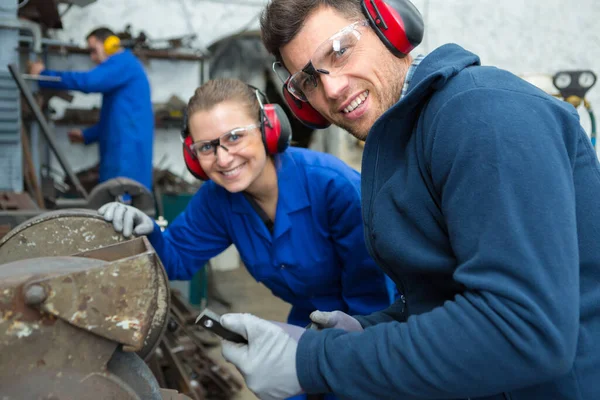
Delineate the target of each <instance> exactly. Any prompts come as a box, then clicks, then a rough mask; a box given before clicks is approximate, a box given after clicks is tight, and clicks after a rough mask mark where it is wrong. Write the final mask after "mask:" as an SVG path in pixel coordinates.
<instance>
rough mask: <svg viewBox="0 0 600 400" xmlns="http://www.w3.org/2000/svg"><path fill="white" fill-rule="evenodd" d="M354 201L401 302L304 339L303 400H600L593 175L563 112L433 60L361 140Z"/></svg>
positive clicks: (469, 61)
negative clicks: (352, 329)
mask: <svg viewBox="0 0 600 400" xmlns="http://www.w3.org/2000/svg"><path fill="white" fill-rule="evenodd" d="M362 193H363V198H362V204H363V219H364V223H365V237H366V240H367V246H368V248H369V252H370V254H371V255H372V256H373V258H374V259H375V260H376V261H377V263H378V265H379V266H380V267H381V268H382V269H383V270H384V271H385V272H386V273H387V274H388V275H389V276H390V277H391V278H392V279H394V281H395V282H396V284H397V285H398V288H399V291H400V292H401V293H404V295H405V297H404V298H405V301H404V302H403V301H400V302H398V303H397V304H395V305H393V306H392V307H390V309H388V310H386V311H383V312H380V313H376V314H372V315H370V316H368V317H363V318H359V320H360V322H361V324H362V325H363V326H364V327H365V331H364V332H362V333H345V332H343V331H341V330H328V331H324V332H314V331H308V332H306V333H305V334H304V335H303V336H302V338H301V340H300V342H299V345H298V352H297V358H296V366H297V370H298V377H299V380H300V384H301V386H302V387H303V388H304V390H305V391H307V392H308V393H314V392H328V391H333V392H334V393H336V394H337V395H338V396H339V397H340V398H342V399H350V398H352V399H361V400H368V399H395V400H405V399H466V398H470V399H472V400H473V399H495V400H501V399H511V400H532V399H540V400H541V399H544V400H547V399H553V400H563V399H569V400H571V399H573V400H575V399H577V400H579V399H586V400H592V399H600V383H599V382H600V249H599V248H598V246H597V240H598V237H599V235H600V207H597V206H596V204H597V201H598V199H599V198H600V166H599V164H598V160H597V157H596V154H595V152H594V151H593V149H592V146H591V143H590V140H589V138H588V137H587V135H586V133H585V131H584V130H583V129H582V127H581V125H580V123H579V118H578V114H577V112H576V110H575V109H574V108H573V107H572V106H570V105H569V104H567V103H565V102H562V101H559V100H557V99H554V98H552V97H551V96H549V95H546V94H545V93H543V92H542V91H540V90H539V89H537V88H535V87H534V86H532V85H530V84H528V83H526V82H524V81H523V80H521V79H519V78H518V77H516V76H514V75H512V74H510V73H509V72H506V71H503V70H500V69H497V68H494V67H484V66H480V61H479V58H478V57H477V56H476V55H474V54H472V53H469V52H467V51H465V50H464V49H462V48H460V47H459V46H456V45H445V46H442V47H440V48H439V49H437V50H435V51H434V52H433V53H431V54H430V55H428V56H427V57H425V59H424V60H423V61H422V62H421V64H420V65H419V67H418V68H417V70H416V71H415V75H414V77H413V81H412V82H411V85H410V88H409V91H408V93H407V95H406V96H405V97H404V98H403V99H402V100H400V101H399V102H398V103H396V104H395V105H394V106H393V107H392V108H391V109H389V110H388V111H387V112H386V113H384V114H383V116H382V117H381V118H380V119H379V120H378V121H377V122H376V123H375V124H374V126H373V127H372V129H371V131H370V133H369V136H368V139H367V143H366V146H365V151H364V156H363V166H362Z"/></svg>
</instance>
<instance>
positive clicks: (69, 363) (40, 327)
mask: <svg viewBox="0 0 600 400" xmlns="http://www.w3.org/2000/svg"><path fill="white" fill-rule="evenodd" d="M104 264H106V263H105V262H103V261H101V260H92V259H77V260H73V259H72V258H70V257H60V258H57V259H53V258H46V259H35V260H24V261H17V262H14V263H9V264H3V265H1V266H0V273H1V276H0V387H1V388H2V395H3V396H5V397H7V398H15V399H17V398H18V399H22V398H24V397H23V396H24V392H23V388H24V385H26V384H28V385H29V386H35V387H34V388H32V389H31V393H30V392H29V391H27V392H26V393H28V394H27V396H31V397H28V398H37V397H35V396H38V395H43V394H46V395H47V394H48V393H65V390H66V388H65V386H67V387H68V386H69V385H71V384H72V383H73V382H76V381H77V380H79V379H81V377H86V376H88V375H90V374H93V373H94V372H101V371H102V369H103V366H104V365H105V364H106V363H107V362H108V360H109V359H110V358H111V356H112V353H113V352H114V349H115V348H116V346H117V343H114V342H111V341H109V340H107V339H105V338H102V337H99V336H96V335H92V334H90V333H88V332H86V331H84V330H81V329H77V328H76V327H74V326H72V325H70V324H69V323H67V322H65V321H63V320H60V319H57V318H55V317H53V316H52V315H48V314H45V313H42V312H41V311H40V310H39V309H37V308H35V307H30V306H28V305H27V304H25V298H24V291H23V285H25V284H26V283H27V282H28V281H30V280H31V279H35V278H36V277H40V276H44V274H51V275H53V276H58V275H60V274H69V273H71V272H74V271H75V272H77V271H84V270H87V269H93V268H101V267H102V266H103V265H104ZM73 372H76V376H75V375H74V374H73ZM25 377H29V379H31V378H34V379H35V380H36V385H31V381H29V382H26V379H25ZM50 378H53V379H54V381H55V382H52V381H50ZM42 383H43V384H46V385H47V386H46V387H43V388H39V387H38V385H39V384H42Z"/></svg>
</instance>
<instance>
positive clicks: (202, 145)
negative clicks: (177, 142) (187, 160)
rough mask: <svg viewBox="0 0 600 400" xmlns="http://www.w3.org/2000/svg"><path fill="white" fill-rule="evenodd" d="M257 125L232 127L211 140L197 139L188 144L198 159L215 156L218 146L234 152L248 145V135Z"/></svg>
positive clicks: (251, 133)
mask: <svg viewBox="0 0 600 400" xmlns="http://www.w3.org/2000/svg"><path fill="white" fill-rule="evenodd" d="M258 127H259V125H258V124H253V125H248V126H244V127H241V128H235V129H232V130H230V131H229V132H226V133H224V134H222V135H221V136H219V137H218V138H216V139H213V140H199V141H197V142H194V143H192V144H191V145H190V150H191V151H192V154H194V155H195V156H196V157H197V158H198V159H200V158H207V157H212V156H216V155H217V149H218V148H219V147H220V148H222V149H223V150H225V151H227V152H228V153H230V154H235V153H237V152H239V151H241V150H242V149H244V148H245V147H246V146H248V144H249V143H250V137H251V136H252V135H253V132H254V130H255V129H257V128H258Z"/></svg>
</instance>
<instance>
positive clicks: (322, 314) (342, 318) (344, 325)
mask: <svg viewBox="0 0 600 400" xmlns="http://www.w3.org/2000/svg"><path fill="white" fill-rule="evenodd" d="M310 319H311V321H312V322H314V323H315V324H316V325H317V326H318V327H319V328H321V329H327V328H335V329H343V330H345V331H346V332H362V331H363V327H362V325H361V324H360V322H358V321H357V320H356V318H353V317H351V316H349V315H348V314H346V313H345V312H342V311H330V312H328V311H313V312H312V313H311V314H310Z"/></svg>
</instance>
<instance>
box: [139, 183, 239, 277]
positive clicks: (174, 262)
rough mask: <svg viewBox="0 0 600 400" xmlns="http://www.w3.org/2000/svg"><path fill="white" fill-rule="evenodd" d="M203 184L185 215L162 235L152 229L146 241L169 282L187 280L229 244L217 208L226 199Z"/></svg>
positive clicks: (220, 211) (221, 216)
mask: <svg viewBox="0 0 600 400" xmlns="http://www.w3.org/2000/svg"><path fill="white" fill-rule="evenodd" d="M209 186H210V185H208V184H204V185H203V186H202V187H201V188H200V190H198V192H197V193H196V194H195V195H194V197H193V198H192V199H191V200H190V203H189V204H188V206H187V207H186V209H185V211H184V212H183V213H181V214H180V215H179V216H177V218H175V220H174V221H173V222H172V223H171V224H169V227H168V228H167V229H166V230H165V231H164V232H161V231H160V228H159V227H158V225H155V226H154V232H152V233H151V234H150V235H149V236H148V239H149V240H150V243H151V244H152V246H153V247H154V249H155V250H156V252H157V254H158V256H159V258H160V260H161V261H162V263H163V265H164V267H165V270H166V271H167V275H168V276H169V279H171V280H189V279H191V278H192V277H193V276H194V274H195V273H196V272H197V271H198V270H200V269H201V268H202V267H203V266H204V265H205V264H206V262H207V261H208V260H209V259H211V258H212V257H214V256H216V255H218V254H220V253H221V252H223V251H224V250H225V249H226V248H227V247H229V245H230V244H231V239H230V238H229V235H228V233H227V231H226V230H225V228H224V224H225V223H224V222H223V221H226V218H227V217H226V215H224V214H225V213H223V210H222V209H221V207H220V206H219V204H224V203H225V199H221V198H219V197H218V195H217V194H216V193H214V190H211V189H214V188H209Z"/></svg>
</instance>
